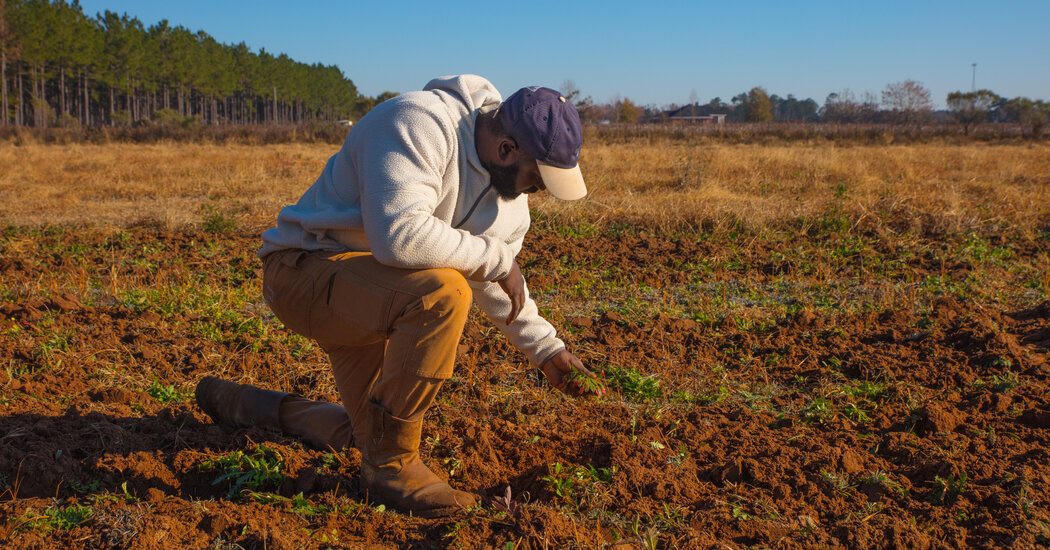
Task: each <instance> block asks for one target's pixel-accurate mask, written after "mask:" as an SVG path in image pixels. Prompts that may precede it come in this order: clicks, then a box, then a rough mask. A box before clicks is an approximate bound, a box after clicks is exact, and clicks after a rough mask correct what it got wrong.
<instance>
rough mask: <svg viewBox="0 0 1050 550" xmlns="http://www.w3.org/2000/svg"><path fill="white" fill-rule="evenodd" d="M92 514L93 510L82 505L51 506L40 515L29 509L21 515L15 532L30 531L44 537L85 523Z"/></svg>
mask: <svg viewBox="0 0 1050 550" xmlns="http://www.w3.org/2000/svg"><path fill="white" fill-rule="evenodd" d="M94 514H95V510H94V508H92V507H91V506H87V505H82V504H71V505H69V506H64V507H63V506H51V507H48V508H47V509H46V510H44V511H43V512H41V513H40V514H37V513H36V512H35V511H34V510H33V509H32V508H30V509H28V510H26V512H25V514H23V516H22V523H20V524H19V526H18V527H17V528H16V530H18V531H23V530H30V529H32V530H35V531H38V532H40V533H41V534H45V535H46V534H48V533H51V532H53V531H68V530H70V529H72V528H74V527H79V526H81V525H83V524H85V523H87V521H88V520H89V519H91V516H93V515H94Z"/></svg>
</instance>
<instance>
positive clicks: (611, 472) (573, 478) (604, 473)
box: [540, 462, 617, 502]
mask: <svg viewBox="0 0 1050 550" xmlns="http://www.w3.org/2000/svg"><path fill="white" fill-rule="evenodd" d="M547 471H548V475H546V476H544V477H542V478H540V479H541V480H542V481H545V482H546V483H547V485H549V486H550V488H551V490H553V491H554V494H555V495H557V496H558V498H559V499H561V500H562V501H565V502H572V501H573V497H574V492H575V490H576V489H577V487H581V486H590V485H593V484H596V483H609V482H610V481H612V478H613V476H615V475H616V471H617V468H616V466H613V467H611V468H596V467H594V466H592V465H590V464H588V465H587V466H571V465H563V464H562V463H561V462H555V463H554V464H551V465H549V466H548V467H547Z"/></svg>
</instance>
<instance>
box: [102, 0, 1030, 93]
mask: <svg viewBox="0 0 1050 550" xmlns="http://www.w3.org/2000/svg"><path fill="white" fill-rule="evenodd" d="M81 5H82V6H83V8H84V12H85V13H87V14H88V15H92V16H93V15H94V14H95V13H97V12H101V11H103V10H106V9H109V10H112V11H115V12H118V13H122V12H127V13H128V14H130V15H134V16H137V17H138V18H139V19H141V20H142V21H143V23H144V24H146V25H147V26H148V25H151V24H153V23H155V22H157V21H159V20H161V19H167V20H168V21H169V22H171V23H172V24H181V25H184V26H186V27H188V28H190V29H191V30H194V31H196V30H204V31H205V32H207V33H209V34H210V35H212V36H214V37H215V38H216V39H217V40H219V41H220V42H225V43H237V42H242V41H243V42H245V43H247V44H248V46H249V47H251V48H252V49H253V50H256V51H257V50H258V49H259V48H263V47H264V48H266V50H267V51H270V52H274V53H281V52H283V53H287V54H288V55H289V56H291V57H292V58H293V59H296V60H298V61H303V62H307V63H316V62H320V63H324V64H327V65H332V64H334V65H338V66H339V67H340V68H341V69H342V70H343V72H344V74H346V75H347V76H348V77H349V78H350V79H351V80H353V81H354V84H356V85H357V88H358V90H359V91H360V92H361V93H363V94H366V95H376V94H378V93H380V92H383V91H385V90H392V91H396V92H405V91H409V90H415V89H419V88H421V87H422V86H423V85H424V84H425V83H426V82H427V81H428V80H429V79H430V78H432V77H434V76H438V75H444V74H455V73H468V72H469V73H476V74H480V75H482V76H485V77H487V78H489V80H491V81H492V82H493V83H494V84H495V85H496V87H497V88H499V90H500V91H501V92H502V93H503V94H504V95H505V96H506V95H509V94H510V93H512V92H513V91H514V90H516V89H518V88H520V87H522V86H526V85H532V84H539V85H544V86H550V87H554V88H559V87H561V85H562V83H563V82H565V81H566V80H568V79H572V80H573V81H574V82H575V83H576V86H577V87H578V88H579V90H580V91H581V92H582V94H583V95H584V96H588V95H589V96H592V97H593V98H594V99H595V100H596V101H598V102H605V101H608V100H610V99H612V98H614V97H616V96H620V97H627V98H630V99H631V100H633V101H634V102H635V103H637V104H641V105H647V104H655V105H665V104H668V103H680V104H684V103H687V102H688V101H689V99H690V95H691V94H692V92H693V91H694V90H695V92H696V96H697V98H698V99H699V100H700V102H701V103H706V102H707V101H709V100H710V99H711V98H713V97H716V96H718V97H721V98H722V100H723V101H728V100H729V99H730V98H732V97H733V96H734V95H736V94H738V93H740V92H743V91H747V90H748V89H750V88H751V87H753V86H764V87H765V88H766V89H767V90H768V91H769V92H770V93H775V94H778V95H781V96H786V95H787V94H794V95H795V96H797V97H799V98H806V97H812V98H813V99H815V100H817V102H818V103H820V104H823V103H824V99H825V97H826V96H827V95H828V94H829V93H831V92H835V91H840V90H842V89H844V88H849V89H850V90H852V91H853V92H855V93H856V94H857V95H858V96H859V95H860V94H862V93H863V92H865V91H869V92H872V93H874V94H876V95H878V94H879V92H881V91H882V90H883V89H884V88H885V87H886V84H888V83H891V82H899V81H901V80H905V79H912V80H917V81H919V82H922V83H924V84H925V85H926V87H928V88H929V89H930V90H931V91H932V95H933V99H934V101H935V103H936V104H937V105H941V106H943V105H944V98H945V96H946V95H947V94H948V93H949V92H951V91H954V90H969V89H970V84H971V65H970V64H971V63H977V87H978V88H988V89H991V90H992V91H994V92H996V93H998V94H1000V95H1003V96H1007V97H1014V96H1019V95H1022V96H1028V97H1032V98H1041V99H1050V30H1048V28H1047V24H1048V22H1050V0H1001V1H998V2H977V1H971V0H943V1H923V0H911V1H906V2H905V1H897V0H883V1H879V2H854V1H851V0H838V1H824V0H819V1H817V0H813V1H806V0H798V1H795V2H786V1H783V0H780V1H766V0H754V1H750V2H739V1H737V2H730V1H726V0H722V1H720V2H717V3H716V2H684V1H674V2H619V1H615V0H612V1H608V0H607V1H598V0H588V1H581V2H571V1H561V2H547V1H536V0H532V1H522V0H518V1H515V2H506V3H504V2H489V3H485V2H441V1H435V0H431V1H415V0H404V1H400V2H397V1H395V2H389V3H387V2H375V1H372V2H352V1H335V0H332V1H321V0H300V1H297V2H288V1H280V2H278V1H274V0H254V1H247V0H209V1H204V0H181V1H178V2H171V1H165V2H160V1H153V0H81Z"/></svg>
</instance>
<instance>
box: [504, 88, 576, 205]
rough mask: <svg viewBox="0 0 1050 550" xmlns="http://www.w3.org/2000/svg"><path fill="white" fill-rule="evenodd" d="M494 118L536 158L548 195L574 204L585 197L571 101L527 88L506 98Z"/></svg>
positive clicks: (527, 152)
mask: <svg viewBox="0 0 1050 550" xmlns="http://www.w3.org/2000/svg"><path fill="white" fill-rule="evenodd" d="M498 115H499V117H500V123H502V124H503V129H504V130H505V131H506V132H507V135H509V136H510V137H511V138H513V139H514V141H516V142H517V143H518V147H520V148H521V149H522V151H524V152H525V154H527V155H529V156H530V157H533V158H535V159H536V164H537V165H539V168H540V177H541V178H543V185H545V186H546V187H547V191H550V194H551V195H554V196H555V197H556V198H559V199H562V200H567V201H574V200H576V199H581V198H583V197H584V196H585V195H586V194H587V186H586V185H584V184H583V174H582V173H580V164H579V161H580V148H581V147H582V146H583V129H582V126H581V124H580V114H579V113H577V112H576V106H575V105H573V104H572V102H571V101H568V100H567V99H565V96H563V95H561V93H559V92H558V91H557V90H552V89H550V88H542V87H539V86H529V87H528V88H522V89H520V90H518V91H516V92H514V94H512V95H511V96H510V97H508V98H507V100H506V101H504V102H503V103H502V104H501V105H500V106H499V113H498Z"/></svg>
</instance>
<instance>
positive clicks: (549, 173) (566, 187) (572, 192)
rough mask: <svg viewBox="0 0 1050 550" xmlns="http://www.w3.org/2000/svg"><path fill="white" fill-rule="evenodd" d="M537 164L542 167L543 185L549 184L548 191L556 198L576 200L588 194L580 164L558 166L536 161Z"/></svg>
mask: <svg viewBox="0 0 1050 550" xmlns="http://www.w3.org/2000/svg"><path fill="white" fill-rule="evenodd" d="M536 165H537V166H539V168H540V177H541V178H543V185H545V186H547V191H548V192H550V194H551V195H554V198H557V199H561V200H563V201H574V200H579V199H582V198H583V197H585V196H586V195H587V186H586V185H584V184H583V174H582V173H580V165H579V164H577V165H576V166H573V167H572V168H558V167H557V166H551V165H550V164H545V163H542V162H539V161H536Z"/></svg>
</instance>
